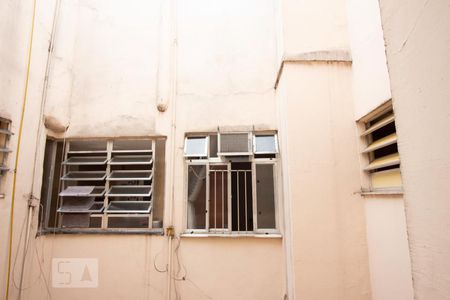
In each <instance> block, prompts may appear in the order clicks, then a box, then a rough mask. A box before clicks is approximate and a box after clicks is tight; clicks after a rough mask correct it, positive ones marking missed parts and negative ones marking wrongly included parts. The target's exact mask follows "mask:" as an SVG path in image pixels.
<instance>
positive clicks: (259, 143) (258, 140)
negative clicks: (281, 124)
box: [255, 135, 277, 153]
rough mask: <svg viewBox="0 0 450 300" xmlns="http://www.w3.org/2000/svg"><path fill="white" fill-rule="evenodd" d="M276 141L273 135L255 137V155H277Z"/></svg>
mask: <svg viewBox="0 0 450 300" xmlns="http://www.w3.org/2000/svg"><path fill="white" fill-rule="evenodd" d="M276 143H277V140H276V138H275V135H257V136H255V144H256V149H255V152H256V153H277V146H276Z"/></svg>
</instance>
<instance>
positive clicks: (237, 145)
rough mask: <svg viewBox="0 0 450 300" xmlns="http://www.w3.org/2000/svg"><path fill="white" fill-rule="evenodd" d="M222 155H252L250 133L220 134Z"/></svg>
mask: <svg viewBox="0 0 450 300" xmlns="http://www.w3.org/2000/svg"><path fill="white" fill-rule="evenodd" d="M219 146H220V149H219V152H220V154H221V155H250V154H251V140H250V139H249V134H248V133H226V134H223V133H221V134H220V145H219Z"/></svg>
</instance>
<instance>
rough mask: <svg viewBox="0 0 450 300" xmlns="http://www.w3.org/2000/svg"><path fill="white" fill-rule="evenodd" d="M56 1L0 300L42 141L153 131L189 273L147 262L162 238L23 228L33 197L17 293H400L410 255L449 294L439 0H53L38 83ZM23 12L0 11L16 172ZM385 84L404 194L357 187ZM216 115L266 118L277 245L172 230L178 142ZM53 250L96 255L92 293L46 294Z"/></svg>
mask: <svg viewBox="0 0 450 300" xmlns="http://www.w3.org/2000/svg"><path fill="white" fill-rule="evenodd" d="M58 3H59V2H58V1H57V0H53V1H44V2H42V1H38V2H37V10H36V22H35V31H34V38H33V51H32V59H31V68H30V77H29V86H28V94H27V106H26V110H25V114H24V116H25V118H24V127H23V135H22V145H21V151H20V153H19V154H20V155H19V167H18V169H17V178H18V180H17V188H16V198H15V199H16V200H15V210H14V227H13V244H12V246H13V248H12V253H13V257H12V267H13V271H12V272H11V274H12V279H11V283H10V288H11V293H10V299H15V298H16V297H17V296H18V289H17V286H18V283H19V280H20V271H21V263H22V261H21V258H22V249H23V244H24V241H23V236H24V230H25V226H24V224H25V221H26V216H27V201H28V199H29V198H30V194H32V195H34V196H35V197H38V196H39V195H40V188H41V183H42V164H43V155H44V146H45V137H46V135H50V136H54V137H58V138H63V137H67V138H74V137H119V136H166V137H167V143H166V152H165V157H166V169H165V171H166V172H165V183H166V184H165V187H166V190H165V193H164V195H165V199H164V200H165V203H164V204H165V213H164V217H165V219H164V222H165V225H166V226H167V225H173V226H174V227H175V233H176V236H177V238H176V239H174V240H173V247H174V249H175V248H176V247H177V246H178V245H179V248H177V249H178V250H177V251H173V252H172V257H173V262H174V264H173V266H174V273H175V276H177V278H178V276H181V277H182V276H185V279H186V280H174V279H173V278H172V279H169V277H168V276H167V273H164V272H163V273H161V272H158V270H157V269H156V268H159V269H164V268H165V266H166V264H167V263H168V261H169V250H168V248H169V246H168V238H167V237H165V236H149V235H117V234H115V235H61V234H56V235H45V236H40V237H35V235H36V231H37V224H38V222H37V221H38V220H37V218H38V213H37V209H35V210H34V215H33V221H32V223H31V229H32V230H31V239H30V247H29V250H28V255H27V261H26V264H25V280H24V287H25V288H26V289H25V290H24V291H23V293H22V296H23V299H46V298H48V295H47V294H48V293H51V295H52V298H53V299H59V298H64V299H80V298H85V299H104V298H105V299H106V298H108V299H123V298H126V299H166V298H167V297H168V292H167V283H168V280H171V281H172V287H171V291H170V292H171V295H172V296H171V299H175V298H176V296H177V295H178V296H180V297H181V299H268V300H272V299H283V298H284V297H285V295H286V294H287V295H288V297H289V299H345V300H347V299H355V300H360V299H374V300H379V299H383V300H386V299H396V300H397V299H412V298H413V290H412V278H411V260H412V274H413V278H414V294H415V298H417V299H447V298H448V295H449V294H450V290H449V287H450V273H449V271H448V270H450V265H449V264H448V261H450V260H449V258H450V252H449V251H448V249H450V248H449V244H450V241H449V239H448V237H447V236H446V235H445V231H444V230H442V228H446V227H448V225H449V224H448V220H447V219H448V218H447V214H446V213H445V212H446V211H448V209H449V205H448V203H447V202H448V201H447V200H448V197H447V195H448V193H449V192H450V191H449V187H448V184H447V182H448V180H449V179H450V173H449V171H448V170H449V168H448V166H449V159H448V158H447V157H446V155H447V154H448V153H449V150H450V144H449V141H448V139H445V137H446V136H447V134H446V133H447V131H446V128H447V127H448V125H449V118H448V111H450V107H449V102H448V101H447V99H448V97H449V96H450V90H449V87H448V85H447V81H448V80H447V81H446V79H448V71H449V67H450V66H449V60H448V59H446V58H448V53H447V52H448V51H447V52H445V49H447V50H448V46H449V41H448V39H446V38H441V37H445V36H446V31H445V30H446V28H449V27H450V26H449V25H450V24H448V23H449V21H448V19H449V18H448V16H449V11H448V5H446V3H445V2H444V1H435V2H426V3H425V4H422V3H419V1H413V3H411V4H409V3H406V2H405V3H402V2H401V1H400V2H398V1H390V0H381V1H380V3H381V19H380V15H379V13H378V12H379V7H378V3H377V1H375V0H370V1H364V2H361V1H355V0H347V1H345V0H305V1H294V0H283V1H280V0H246V1H241V0H231V1H210V0H170V1H163V0H157V1H141V0H136V1H128V2H124V1H119V0H113V1H111V0H101V1H94V0H77V1H70V0H61V7H60V10H59V13H58V14H56V15H57V22H56V24H55V26H56V27H55V28H56V31H55V32H54V34H55V43H54V45H53V53H52V55H51V60H50V62H49V70H50V73H49V78H48V89H47V90H46V89H45V80H44V79H45V70H46V64H47V54H48V47H49V40H50V39H51V32H52V24H53V22H54V9H55V5H56V4H58ZM31 4H32V3H31V2H30V1H12V0H5V1H3V2H2V3H0V40H1V41H2V45H7V46H2V47H0V70H2V71H1V72H0V89H1V90H2V93H1V95H0V115H1V116H4V117H7V118H10V119H11V120H12V126H13V127H12V129H13V131H14V132H16V135H14V136H13V137H12V138H11V140H10V143H9V146H10V148H12V149H13V150H14V151H13V153H12V154H10V155H9V156H8V160H7V164H8V165H9V166H10V168H11V169H13V168H14V167H13V166H14V160H15V153H16V146H17V141H18V134H17V133H18V131H19V124H20V115H21V105H22V98H23V96H24V87H25V80H26V70H27V69H26V67H27V49H28V47H29V35H30V29H31V17H32V5H31ZM405 7H407V8H408V9H405ZM318 16H320V17H318ZM381 24H382V25H383V29H384V39H385V40H386V44H387V61H388V65H389V74H388V72H387V71H388V70H387V68H386V56H385V53H384V51H385V50H384V45H383V33H382V31H381ZM430 28H432V29H433V30H431V31H430ZM424 57H425V58H427V59H424ZM428 58H429V59H428ZM281 61H282V62H283V63H280V62H281ZM277 74H278V79H277ZM389 76H390V77H391V78H390V82H389ZM275 82H277V83H276V88H275V89H274V83H275ZM391 90H392V98H393V103H394V110H395V114H396V125H397V132H398V135H399V142H398V144H399V152H400V156H401V160H402V166H401V168H402V176H403V182H404V191H405V193H404V197H401V196H400V197H399V196H396V197H386V196H383V195H377V196H373V195H372V196H370V197H362V196H361V193H360V191H361V187H365V185H366V181H367V178H365V176H366V175H365V174H364V173H363V172H362V171H361V169H362V164H363V163H364V161H363V159H362V158H361V155H360V151H361V149H362V147H363V146H362V140H361V139H360V138H359V132H358V130H359V129H360V128H358V126H359V127H360V126H361V124H359V125H358V123H357V121H358V120H359V119H360V118H361V117H363V116H364V115H366V114H367V113H369V112H370V111H372V110H373V109H374V108H376V107H377V106H379V105H380V104H382V103H384V102H385V101H386V100H388V99H389V98H390V97H391ZM43 99H44V100H45V105H44V106H41V101H42V100H43ZM423 99H428V101H423ZM430 99H432V100H430ZM419 101H420V102H419ZM158 108H159V109H160V111H158ZM41 109H42V110H43V112H44V115H43V116H41V114H40V113H39V112H40V111H41ZM41 117H42V118H41ZM44 121H45V123H46V125H47V126H48V128H47V129H46V128H45V127H44V126H43V123H44ZM39 126H40V127H39ZM218 127H221V128H231V127H234V128H241V129H244V128H245V129H250V130H251V129H254V130H267V129H271V130H274V129H275V130H279V140H280V149H281V153H280V163H279V165H278V168H277V174H276V175H277V181H278V185H277V187H278V198H277V209H278V212H279V215H278V217H279V219H278V220H279V223H280V231H281V233H282V238H280V237H278V236H272V238H269V237H245V238H229V237H227V238H219V237H203V238H200V237H180V234H182V233H183V231H184V229H185V224H186V216H185V211H186V205H185V192H186V183H185V181H186V178H185V173H186V172H185V171H186V165H185V161H184V157H183V150H182V148H183V143H184V135H185V133H186V132H196V131H201V132H208V131H211V132H212V131H216V130H217V128H218ZM64 128H67V132H66V133H65V134H64V133H63V131H61V130H63V129H64ZM425 140H426V141H427V143H424V142H423V141H425ZM33 170H34V171H33ZM12 181H13V171H9V172H8V173H7V176H3V177H2V179H1V182H0V194H1V193H4V194H5V198H4V199H0V249H1V251H0V253H5V254H7V253H8V237H9V232H8V230H9V220H10V206H11V199H12V195H11V194H12ZM405 203H406V216H405V213H404V212H405ZM405 218H406V220H407V223H406V224H407V227H406V225H405ZM408 238H409V239H410V242H411V244H410V248H409V249H408ZM409 252H411V259H410V255H409ZM64 257H66V258H70V257H75V258H79V257H86V258H98V259H99V283H100V285H99V287H98V288H95V289H56V288H52V286H51V261H52V258H64ZM178 262H179V263H180V267H178ZM0 265H1V266H2V267H1V270H0V291H2V292H3V291H4V290H5V289H6V277H7V265H8V261H7V255H0ZM155 265H156V266H157V267H155ZM1 297H3V294H2V296H1Z"/></svg>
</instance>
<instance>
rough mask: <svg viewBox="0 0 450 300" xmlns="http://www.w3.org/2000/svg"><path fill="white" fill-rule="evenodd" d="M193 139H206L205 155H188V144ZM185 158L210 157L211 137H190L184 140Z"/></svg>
mask: <svg viewBox="0 0 450 300" xmlns="http://www.w3.org/2000/svg"><path fill="white" fill-rule="evenodd" d="M191 138H194V139H195V138H197V139H198V138H205V149H204V153H201V154H198V153H195V154H187V152H186V150H187V142H188V140H189V139H191ZM183 151H184V157H208V156H209V135H189V136H186V137H185V138H184V149H183Z"/></svg>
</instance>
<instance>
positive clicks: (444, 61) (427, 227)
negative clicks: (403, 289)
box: [380, 0, 450, 300]
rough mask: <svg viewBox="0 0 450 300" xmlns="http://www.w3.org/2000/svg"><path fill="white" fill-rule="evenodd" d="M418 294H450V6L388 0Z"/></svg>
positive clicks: (384, 4)
mask: <svg viewBox="0 0 450 300" xmlns="http://www.w3.org/2000/svg"><path fill="white" fill-rule="evenodd" d="M380 8H381V19H382V24H383V30H384V36H385V40H386V45H387V46H386V49H387V61H388V67H389V74H390V78H391V87H392V98H393V105H394V110H395V113H396V126H397V134H398V136H399V140H398V146H399V153H400V157H401V161H402V164H401V171H402V176H403V188H404V190H405V203H406V220H407V228H408V236H409V241H410V250H411V259H412V275H413V282H414V296H415V299H420V300H422V299H437V300H440V299H449V295H450V236H449V234H448V228H449V227H450V217H449V212H450V202H449V194H450V185H449V181H450V159H449V156H448V153H450V139H449V134H448V128H449V127H450V101H449V99H450V85H449V84H448V83H449V82H450V59H449V58H450V51H449V49H450V38H449V34H448V28H450V6H449V3H448V1H446V0H437V1H420V0H415V1H398V0H396V1H389V0H381V1H380Z"/></svg>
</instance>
